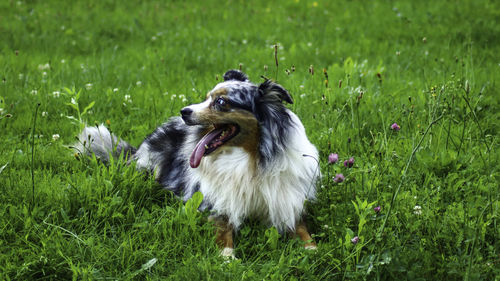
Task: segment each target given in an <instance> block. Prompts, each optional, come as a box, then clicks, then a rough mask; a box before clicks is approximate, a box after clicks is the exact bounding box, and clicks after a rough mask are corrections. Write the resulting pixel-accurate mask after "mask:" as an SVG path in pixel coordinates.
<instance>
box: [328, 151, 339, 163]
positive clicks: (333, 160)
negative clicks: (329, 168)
mask: <svg viewBox="0 0 500 281" xmlns="http://www.w3.org/2000/svg"><path fill="white" fill-rule="evenodd" d="M337 161H339V155H338V154H337V153H332V154H330V155H328V164H335V163H337Z"/></svg>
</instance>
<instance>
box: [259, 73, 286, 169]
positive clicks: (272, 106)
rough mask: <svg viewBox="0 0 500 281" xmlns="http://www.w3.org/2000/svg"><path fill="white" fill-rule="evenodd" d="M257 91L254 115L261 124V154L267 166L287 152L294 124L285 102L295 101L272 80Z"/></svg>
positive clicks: (260, 86) (261, 85)
mask: <svg viewBox="0 0 500 281" xmlns="http://www.w3.org/2000/svg"><path fill="white" fill-rule="evenodd" d="M257 91H258V94H257V95H256V100H255V107H254V114H255V117H256V118H257V120H258V121H259V124H260V133H261V137H260V142H259V152H260V155H261V157H262V160H263V162H262V164H263V165H264V166H265V165H266V164H267V163H269V162H270V161H271V160H272V159H273V158H274V157H276V155H278V154H280V153H283V151H284V150H285V147H286V144H287V142H288V138H289V131H290V129H291V128H292V126H293V124H292V120H291V117H290V115H289V114H288V112H287V109H286V107H285V106H284V105H283V101H285V102H288V103H293V100H292V97H291V96H290V94H289V93H288V91H287V90H285V89H284V88H283V87H282V86H281V85H279V84H276V83H274V82H272V81H271V80H266V81H265V82H264V83H262V84H260V85H259V87H258V90H257Z"/></svg>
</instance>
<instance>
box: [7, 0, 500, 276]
mask: <svg viewBox="0 0 500 281" xmlns="http://www.w3.org/2000/svg"><path fill="white" fill-rule="evenodd" d="M499 18H500V3H499V2H498V1H493V0H477V1H473V0H469V1H460V2H456V3H455V1H402V0H401V1H399V0H397V1H320V0H319V1H304V0H290V1H277V2H272V1H237V0H227V1H214V0H208V1H203V2H201V1H200V2H197V1H112V0H104V1H96V0H89V1H13V0H7V1H2V2H1V3H0V22H1V24H0V68H1V70H0V78H1V80H2V81H1V82H0V279H1V280H69V279H73V280H101V279H106V280H107V279H111V280H190V279H191V280H198V279H200V280H500V233H499V229H500V226H499V222H498V218H499V214H500V202H499V196H500V195H499V194H500V192H499V191H500V189H499V182H500V171H499V160H500V159H499V158H500V153H499V136H498V129H499V127H500V122H499V121H500V111H499V101H500V98H499V93H498V92H499V84H498V80H499V78H500V75H499V73H500V55H499V54H500V36H499V35H500V22H499V20H498V19H499ZM228 69H242V70H243V71H244V72H246V73H247V74H248V75H249V77H250V79H251V80H252V81H254V82H261V81H262V78H261V75H263V76H265V77H269V78H272V79H274V80H276V81H278V82H279V83H280V84H281V85H283V86H284V87H285V88H286V89H288V90H289V92H290V93H291V95H292V97H293V98H294V103H293V104H292V105H290V106H289V107H290V108H291V109H292V110H294V111H295V112H296V113H297V115H298V116H299V117H300V118H301V120H302V121H303V123H304V125H305V127H306V131H307V133H308V136H309V138H310V140H311V142H312V143H314V144H315V145H316V146H317V148H318V150H319V151H320V159H318V163H319V165H320V169H321V172H322V175H323V176H322V179H321V181H320V182H318V184H317V186H318V187H317V190H318V193H317V200H315V201H312V202H307V209H308V215H307V221H308V225H309V228H310V231H311V232H312V233H313V238H314V240H315V241H316V242H317V243H318V249H317V250H316V251H305V250H304V249H303V248H302V244H301V242H300V241H299V240H298V239H293V238H292V237H289V236H288V235H284V234H280V233H278V232H277V231H276V229H274V228H268V227H266V226H265V225H262V224H259V223H258V222H255V221H248V222H247V223H246V224H245V225H244V227H243V228H242V229H241V231H240V232H239V233H238V234H237V235H236V238H235V240H236V248H235V250H236V256H237V257H238V259H237V260H233V261H225V260H224V259H223V258H221V257H220V256H219V250H218V249H217V247H216V245H215V241H214V235H213V232H214V227H213V225H212V224H210V223H209V222H207V217H208V214H207V213H199V212H197V211H196V207H197V206H196V203H197V202H194V201H189V202H188V203H186V204H184V203H183V202H181V201H180V200H178V199H177V198H176V197H175V196H173V195H172V194H171V193H169V192H167V191H165V190H163V189H162V188H161V187H160V186H159V185H158V184H157V183H155V181H154V180H153V179H151V178H148V177H146V176H145V175H144V174H142V173H140V172H137V171H136V170H135V168H134V166H133V165H132V166H127V165H125V163H124V162H123V161H120V160H117V161H113V162H112V163H110V164H109V165H104V164H102V163H100V162H99V161H98V160H96V159H95V158H84V157H78V156H77V155H75V154H74V152H73V151H72V150H71V149H69V148H68V147H69V146H70V145H71V144H72V143H74V142H75V136H76V135H77V134H78V132H79V131H80V130H81V128H82V125H83V124H90V125H93V124H100V123H104V124H106V125H107V126H108V127H109V128H110V129H111V130H112V131H113V132H114V133H115V134H117V135H119V136H120V137H121V138H123V139H125V140H127V141H129V142H130V143H131V144H133V145H135V146H137V145H139V144H140V142H141V141H142V139H143V138H144V137H145V136H147V135H148V134H149V133H150V132H152V130H153V129H154V128H156V127H157V126H158V125H159V124H161V123H162V122H164V121H165V120H166V119H167V118H168V117H170V116H174V115H178V114H179V110H180V109H181V108H182V107H183V106H185V105H187V104H190V103H197V102H199V101H201V100H202V99H203V98H204V97H205V94H206V92H207V91H209V90H210V89H212V87H213V86H214V85H215V84H216V83H217V82H219V81H220V80H221V77H222V75H223V74H224V72H225V71H226V70H228ZM331 154H337V155H338V161H337V162H336V163H333V162H335V161H334V160H335V159H333V158H334V157H332V156H330V155H331ZM351 157H352V158H353V161H354V163H353V165H352V167H349V165H347V166H345V165H344V161H346V160H348V159H350V158H351ZM339 174H342V176H343V180H341V177H340V176H339Z"/></svg>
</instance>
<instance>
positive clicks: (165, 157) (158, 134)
mask: <svg viewBox="0 0 500 281" xmlns="http://www.w3.org/2000/svg"><path fill="white" fill-rule="evenodd" d="M186 127H187V126H186V125H185V124H184V122H183V121H182V119H181V118H180V117H173V118H171V119H170V120H169V121H168V122H167V123H164V124H163V125H161V126H160V127H158V128H157V129H156V130H155V131H154V132H153V133H152V134H150V135H149V136H148V137H147V138H146V139H145V140H144V142H146V143H147V144H148V145H149V148H150V149H151V151H154V152H160V153H161V156H162V159H161V164H160V165H161V167H160V174H159V175H158V181H159V182H160V184H161V185H163V186H164V187H165V188H166V189H168V190H171V191H172V192H174V194H175V195H177V196H181V195H182V194H183V193H184V190H185V189H186V176H187V175H186V170H187V168H188V159H185V158H181V155H180V154H179V150H180V149H181V148H182V144H183V143H184V141H185V140H186V137H187V130H186Z"/></svg>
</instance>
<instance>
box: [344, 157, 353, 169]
mask: <svg viewBox="0 0 500 281" xmlns="http://www.w3.org/2000/svg"><path fill="white" fill-rule="evenodd" d="M344 166H345V167H347V168H352V166H354V157H351V158H349V159H348V160H345V161H344Z"/></svg>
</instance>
